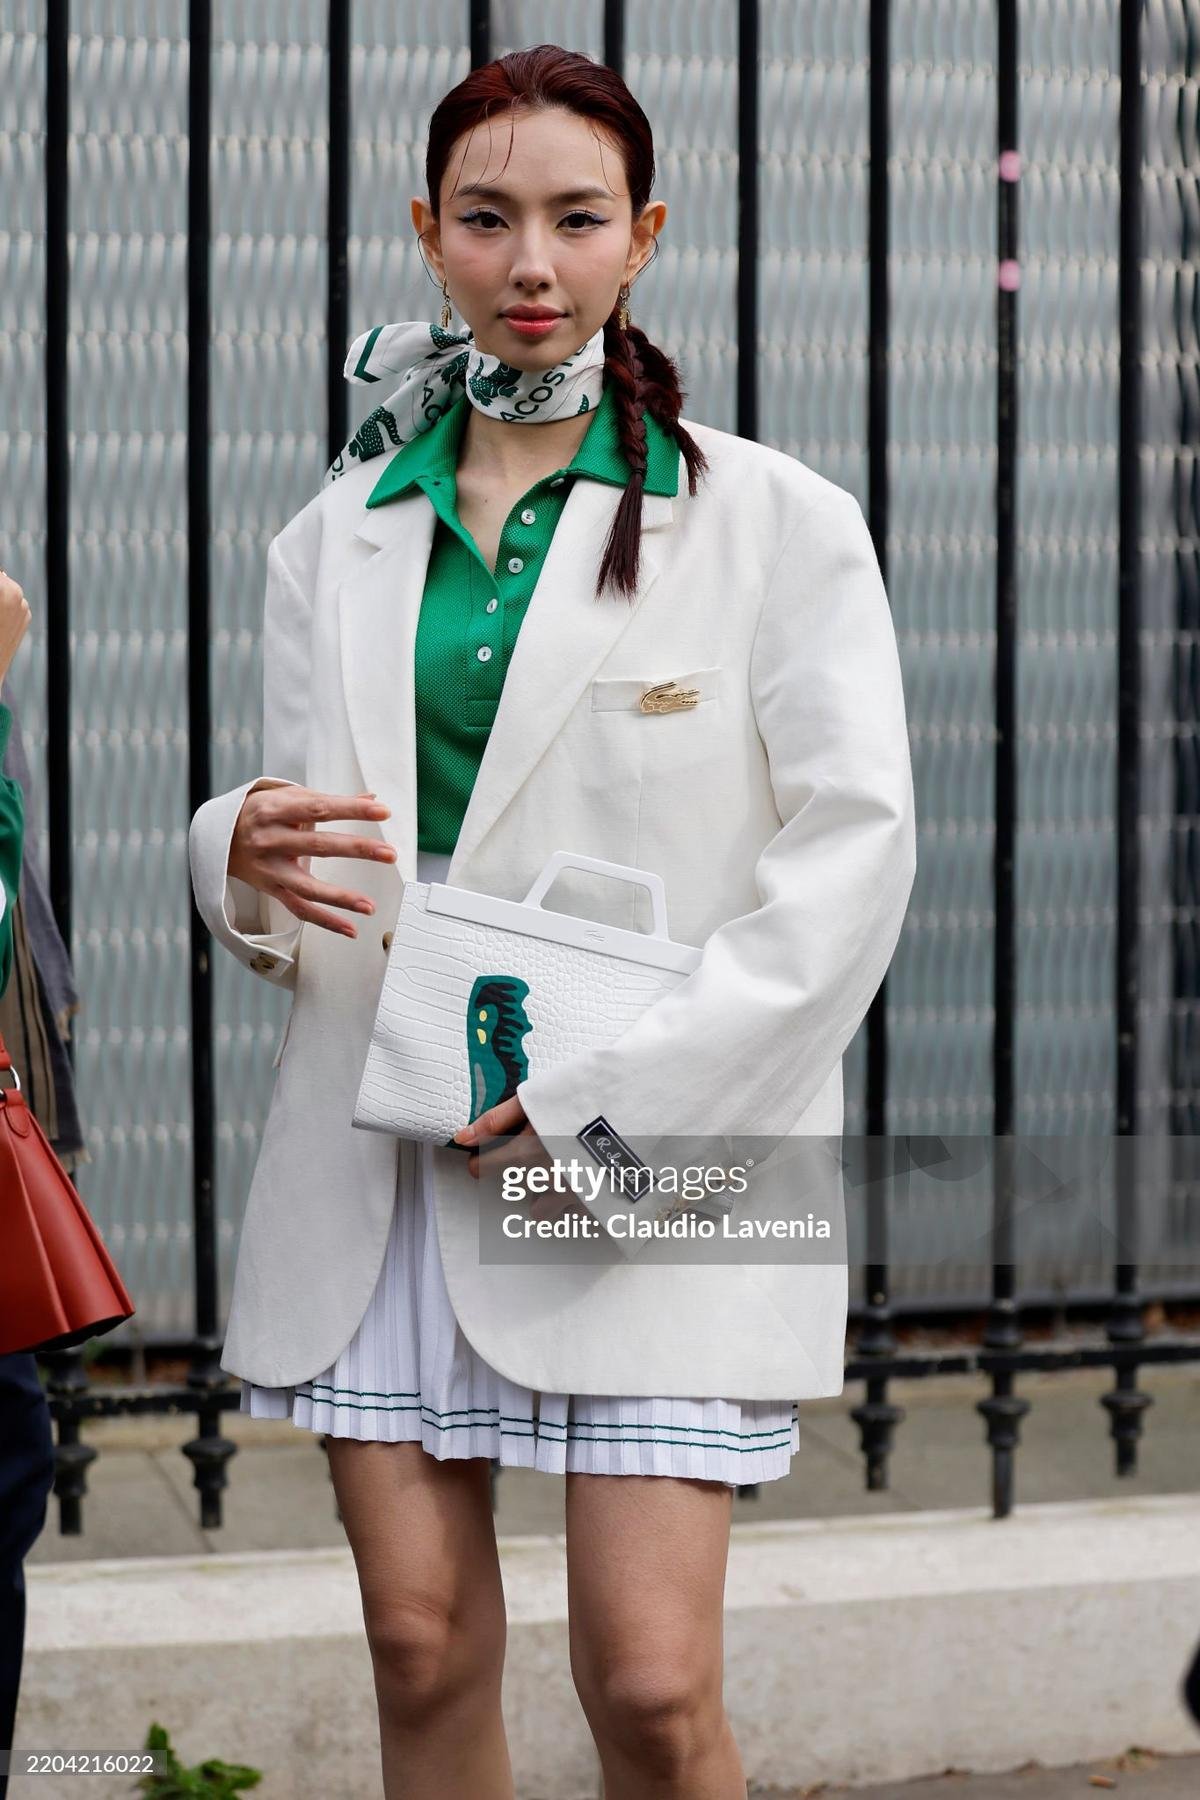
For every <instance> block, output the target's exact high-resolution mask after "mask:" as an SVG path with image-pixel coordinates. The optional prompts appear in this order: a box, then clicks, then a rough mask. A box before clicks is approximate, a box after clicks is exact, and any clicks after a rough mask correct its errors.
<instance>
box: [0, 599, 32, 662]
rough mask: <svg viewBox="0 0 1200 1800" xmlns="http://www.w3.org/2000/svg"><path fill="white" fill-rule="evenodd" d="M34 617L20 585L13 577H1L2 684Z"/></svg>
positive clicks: (0, 636)
mask: <svg viewBox="0 0 1200 1800" xmlns="http://www.w3.org/2000/svg"><path fill="white" fill-rule="evenodd" d="M32 617H33V614H32V613H31V612H30V610H29V602H28V600H26V598H25V595H24V593H23V591H22V589H21V585H20V583H19V582H17V581H14V580H13V578H12V576H11V575H0V683H3V681H4V677H5V676H6V675H7V674H8V671H9V669H10V668H11V667H12V659H13V657H14V656H15V655H16V654H17V646H18V644H19V643H20V642H21V639H22V638H23V637H24V636H25V633H26V631H27V630H28V628H29V621H30V619H31V618H32Z"/></svg>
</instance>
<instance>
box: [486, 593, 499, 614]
mask: <svg viewBox="0 0 1200 1800" xmlns="http://www.w3.org/2000/svg"><path fill="white" fill-rule="evenodd" d="M499 604H500V602H499V601H498V600H497V598H496V596H495V595H494V594H493V595H492V597H491V599H490V600H489V601H488V603H487V605H486V606H485V607H484V609H483V610H484V612H495V610H496V608H497V607H498V606H499Z"/></svg>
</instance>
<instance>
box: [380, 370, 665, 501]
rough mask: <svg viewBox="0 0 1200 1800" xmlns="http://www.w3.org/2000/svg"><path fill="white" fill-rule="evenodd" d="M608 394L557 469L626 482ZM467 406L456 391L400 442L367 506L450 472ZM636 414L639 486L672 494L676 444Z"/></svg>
mask: <svg viewBox="0 0 1200 1800" xmlns="http://www.w3.org/2000/svg"><path fill="white" fill-rule="evenodd" d="M613 393H614V389H613V386H612V383H611V382H605V384H604V387H603V389H602V391H601V395H600V403H599V405H598V406H597V407H596V410H595V413H594V414H593V416H592V422H591V424H590V425H589V426H588V428H587V430H586V432H585V433H584V435H583V442H582V443H581V444H580V446H579V448H578V450H577V451H576V452H575V454H574V456H573V457H572V458H571V461H570V462H569V463H568V464H567V465H566V468H565V469H563V470H561V471H559V473H561V474H568V475H590V476H591V477H592V479H593V480H594V481H607V482H611V483H612V484H613V485H614V486H615V487H625V486H626V485H627V483H628V481H629V464H628V463H627V462H626V460H625V455H624V452H623V451H622V449H621V445H620V440H619V438H618V435H617V417H616V406H615V403H614V399H613ZM469 406H470V401H469V400H468V398H467V396H466V394H465V393H463V394H459V396H458V397H457V399H455V400H454V401H452V403H451V404H450V405H449V406H448V407H447V409H446V411H445V412H444V413H442V414H441V416H440V417H439V418H438V419H436V420H435V421H434V423H433V424H432V425H431V426H430V427H429V429H428V431H421V432H418V434H417V436H416V437H414V438H410V439H409V441H408V442H407V444H401V446H400V448H399V450H397V451H396V452H395V454H394V455H393V456H392V457H391V459H390V461H389V462H388V465H387V467H386V468H385V469H384V471H383V474H382V475H381V476H380V477H379V480H378V481H377V482H376V483H375V486H374V487H373V488H372V490H371V492H370V494H369V495H368V497H367V505H368V506H383V505H386V503H387V502H388V501H389V500H396V499H398V498H399V497H400V495H401V494H406V493H407V492H408V490H409V489H410V488H411V487H414V486H416V485H423V484H424V482H425V481H427V480H432V479H434V478H438V479H444V478H445V477H447V476H453V475H454V473H455V470H456V468H457V466H458V447H459V444H460V442H461V440H462V434H463V431H464V430H465V429H466V423H467V409H468V407H469ZM642 417H643V419H644V420H645V422H646V482H645V490H646V492H647V493H648V494H676V493H678V492H679V446H678V444H677V443H676V442H675V439H674V438H673V437H672V436H671V435H670V433H669V432H667V431H664V430H663V428H662V426H661V425H660V424H659V423H658V420H657V419H655V418H652V417H651V415H650V414H649V413H648V412H645V413H643V414H642Z"/></svg>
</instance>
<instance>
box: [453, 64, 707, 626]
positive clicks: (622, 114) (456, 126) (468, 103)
mask: <svg viewBox="0 0 1200 1800" xmlns="http://www.w3.org/2000/svg"><path fill="white" fill-rule="evenodd" d="M513 107H521V108H541V107H562V108H564V109H565V110H568V111H570V112H574V113H578V114H579V115H580V116H581V117H582V118H587V119H594V120H595V121H596V123H597V124H598V125H600V126H602V127H603V128H604V129H605V131H606V132H607V133H608V135H609V136H611V137H612V138H613V139H614V141H615V142H616V143H617V144H618V145H619V147H620V150H621V154H622V156H623V159H624V164H625V178H626V181H627V183H628V185H629V196H630V201H631V204H632V212H633V218H634V219H635V220H636V219H638V218H639V217H640V216H641V213H642V209H643V208H644V207H645V205H646V204H647V202H648V200H649V198H650V190H651V188H652V187H653V185H654V139H653V134H652V133H651V130H650V121H649V120H648V119H647V117H646V115H645V113H644V112H643V111H642V109H641V107H640V106H639V105H638V103H637V101H636V100H635V99H634V97H633V95H632V93H631V92H630V91H629V89H628V87H627V86H626V85H625V82H624V81H623V80H622V79H621V77H620V75H618V74H617V73H616V71H615V70H614V69H610V68H609V67H608V66H607V64H605V63H601V62H595V61H593V59H592V58H591V57H590V56H584V55H583V54H582V53H581V52H579V51H576V50H564V49H562V47H561V46H560V45H558V44H535V45H534V46H533V47H532V48H531V49H528V50H514V51H512V52H511V53H510V54H509V55H508V56H500V57H497V58H496V59H495V60H494V61H493V62H489V63H483V64H481V65H480V67H479V68H476V69H472V70H471V72H470V74H469V75H467V76H465V77H464V79H463V80H462V81H460V82H459V83H458V85H457V87H453V88H451V89H450V92H449V93H448V94H446V95H445V96H444V97H443V98H442V99H441V100H440V101H439V102H438V105H437V106H436V107H435V109H434V112H433V116H432V118H431V119H430V121H429V142H428V145H427V148H426V153H425V182H426V186H427V188H428V190H429V204H430V207H431V209H432V211H433V215H434V217H435V218H438V217H440V207H441V191H442V177H443V176H444V174H445V172H446V167H447V164H448V162H449V160H450V153H451V151H452V150H453V148H454V146H455V144H456V143H457V142H458V140H459V138H460V137H462V136H463V134H464V133H466V132H468V131H471V130H473V129H474V128H475V127H476V126H477V125H481V124H483V123H484V122H485V121H490V120H491V119H492V117H493V116H494V114H495V112H496V111H497V110H500V109H505V108H513ZM655 254H657V251H656V252H655ZM604 350H605V358H604V379H605V384H606V385H611V387H612V389H613V398H614V401H615V403H616V417H617V430H618V436H619V439H620V444H621V449H622V451H623V453H624V455H625V458H626V460H627V462H628V463H629V468H630V478H629V481H628V482H627V483H626V485H625V489H624V492H623V493H622V495H621V501H620V505H619V506H618V507H617V513H616V517H615V518H614V520H613V524H612V530H611V532H610V533H609V537H608V542H607V544H606V545H605V547H604V556H603V558H602V559H601V563H600V573H599V576H598V579H597V582H596V597H597V599H599V598H600V597H601V595H602V594H603V590H604V588H605V587H606V586H607V585H608V584H609V583H611V584H612V586H613V587H614V588H615V589H616V590H617V591H618V592H619V593H621V594H622V595H624V596H625V598H626V599H632V598H633V596H634V594H635V593H636V592H637V582H638V564H639V561H640V554H641V538H642V493H643V489H644V485H645V480H646V425H645V420H644V419H643V417H642V414H643V413H644V412H647V413H649V414H650V416H651V418H653V419H655V420H656V421H657V422H658V424H659V425H661V426H662V428H663V429H664V430H665V431H666V432H667V434H668V435H669V436H670V437H672V438H673V439H674V440H675V442H676V443H677V444H678V445H679V448H680V450H681V451H682V452H683V458H684V462H685V464H686V467H687V477H688V493H689V494H694V493H695V492H696V482H697V477H698V476H699V475H700V474H702V473H703V472H704V471H705V470H706V469H707V468H708V461H707V459H706V457H705V455H704V452H703V450H701V448H700V446H699V444H697V443H696V441H695V439H694V438H693V437H692V436H691V434H690V433H689V432H688V431H686V430H685V429H684V428H683V426H682V425H680V423H679V414H680V410H681V408H682V406H683V402H684V399H685V398H686V390H685V389H683V388H681V387H680V385H679V370H678V368H677V367H676V365H675V362H674V361H673V360H672V358H671V357H669V356H668V355H667V354H666V352H665V351H664V350H660V349H659V348H658V346H657V345H656V344H652V343H651V342H650V340H649V338H648V337H647V336H646V334H645V332H644V331H642V330H641V329H640V328H639V327H638V326H636V325H634V324H633V323H632V322H631V323H630V324H629V325H628V326H626V328H625V329H624V330H623V331H622V329H621V327H620V325H619V324H618V323H617V313H616V309H615V308H614V310H613V312H612V313H611V314H610V315H609V317H608V318H607V319H606V320H605V324H604Z"/></svg>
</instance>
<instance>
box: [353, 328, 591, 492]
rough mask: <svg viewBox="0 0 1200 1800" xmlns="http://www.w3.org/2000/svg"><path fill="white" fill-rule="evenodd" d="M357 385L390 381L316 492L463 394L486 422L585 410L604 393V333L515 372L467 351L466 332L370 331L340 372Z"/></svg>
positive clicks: (410, 434)
mask: <svg viewBox="0 0 1200 1800" xmlns="http://www.w3.org/2000/svg"><path fill="white" fill-rule="evenodd" d="M343 373H344V374H345V377H346V380H347V381H352V382H354V383H355V384H356V385H358V386H370V385H373V384H374V383H376V382H380V381H382V382H391V381H397V378H398V381H397V385H396V387H395V388H394V390H393V391H392V392H391V393H390V394H389V395H388V397H387V399H386V400H384V401H383V402H382V403H381V404H380V405H379V406H377V407H376V408H375V410H374V412H372V413H370V414H368V416H367V417H366V418H365V419H364V420H363V422H362V424H361V425H360V426H359V428H358V430H357V431H356V432H355V433H354V436H353V437H352V438H351V439H350V441H349V442H348V443H347V444H346V445H344V446H343V448H342V450H341V452H340V454H339V455H338V456H337V458H336V459H335V461H334V462H333V463H331V464H330V466H329V468H328V469H327V470H326V473H325V477H324V479H323V480H322V482H321V486H322V487H323V488H325V487H328V486H329V484H330V482H331V481H336V480H337V478H338V476H339V475H345V474H346V473H347V472H348V471H349V470H350V469H352V468H353V467H354V465H355V463H363V462H369V461H370V459H371V458H372V457H374V456H381V455H382V454H383V452H384V451H385V450H398V449H399V448H400V446H401V444H406V443H408V441H409V439H410V438H414V437H416V436H417V435H418V434H419V433H420V432H422V431H428V430H429V428H430V427H431V426H432V425H435V424H436V423H437V421H438V420H439V419H440V418H441V416H442V414H443V413H444V412H446V411H447V410H448V408H449V407H451V406H453V405H454V403H455V401H456V400H457V399H458V397H459V394H460V392H461V390H462V389H463V388H465V389H466V393H467V399H468V400H469V401H470V402H471V405H472V406H474V407H477V408H478V409H479V411H480V412H482V413H486V414H487V415H488V417H489V418H493V419H503V420H505V421H506V423H508V424H512V425H545V424H547V423H548V422H549V421H550V420H551V419H566V418H571V417H573V416H574V415H575V414H576V413H585V412H591V411H592V410H593V408H594V407H595V406H596V405H597V404H598V403H599V400H600V397H601V394H602V393H603V391H604V327H603V326H601V327H600V328H599V330H597V331H596V333H595V334H594V336H592V337H590V338H589V339H588V341H587V343H586V344H583V345H582V346H581V347H580V348H579V349H578V350H576V351H575V352H574V353H573V354H572V355H571V356H567V357H564V358H563V360H562V362H558V363H555V364H554V365H553V367H552V368H549V369H536V370H527V369H515V368H513V366H512V364H511V363H506V362H505V361H504V359H503V358H502V357H499V356H492V355H491V354H490V353H489V352H488V351H486V350H479V349H476V347H475V334H474V332H472V331H470V330H467V331H443V330H442V328H441V326H440V325H432V324H430V323H429V321H428V320H427V319H408V320H403V321H401V322H399V323H397V324H393V325H374V326H372V327H371V329H370V330H369V331H364V332H363V333H362V334H361V335H360V336H359V337H356V338H355V340H354V342H353V343H352V344H351V346H350V351H349V354H348V355H347V357H346V364H345V369H344V371H343Z"/></svg>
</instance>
